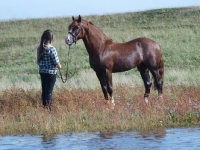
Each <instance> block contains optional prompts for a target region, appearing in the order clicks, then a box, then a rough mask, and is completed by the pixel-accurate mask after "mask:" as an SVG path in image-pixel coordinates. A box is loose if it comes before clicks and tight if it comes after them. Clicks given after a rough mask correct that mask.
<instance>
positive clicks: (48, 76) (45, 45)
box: [37, 29, 61, 108]
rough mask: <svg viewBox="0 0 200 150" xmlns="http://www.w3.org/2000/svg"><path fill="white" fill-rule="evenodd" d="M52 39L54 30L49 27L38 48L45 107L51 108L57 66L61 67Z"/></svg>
mask: <svg viewBox="0 0 200 150" xmlns="http://www.w3.org/2000/svg"><path fill="white" fill-rule="evenodd" d="M52 40H53V33H52V31H51V30H49V29H48V30H45V31H44V32H43V34H42V37H41V41H40V45H39V47H38V49H37V62H38V65H39V74H40V77H41V83H42V101H43V105H44V107H45V106H47V107H49V108H50V105H51V99H52V91H53V88H54V85H55V82H56V74H57V68H59V69H60V68H61V64H60V61H59V58H58V55H57V51H56V49H55V47H53V46H52V45H51V42H52Z"/></svg>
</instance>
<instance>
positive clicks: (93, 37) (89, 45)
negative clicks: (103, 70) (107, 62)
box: [83, 25, 107, 56]
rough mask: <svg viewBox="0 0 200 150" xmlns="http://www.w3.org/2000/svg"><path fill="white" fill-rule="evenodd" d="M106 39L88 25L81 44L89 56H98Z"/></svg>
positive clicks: (101, 33) (97, 30) (95, 28)
mask: <svg viewBox="0 0 200 150" xmlns="http://www.w3.org/2000/svg"><path fill="white" fill-rule="evenodd" d="M106 39H107V37H106V36H105V35H104V33H103V32H101V31H100V30H99V29H98V28H97V27H96V26H94V25H90V27H89V29H88V31H87V32H86V35H85V37H84V38H83V42H84V44H85V47H86V49H87V51H88V53H89V55H90V56H93V55H96V54H99V53H100V52H101V50H103V49H104V46H105V43H106Z"/></svg>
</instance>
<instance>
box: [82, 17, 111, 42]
mask: <svg viewBox="0 0 200 150" xmlns="http://www.w3.org/2000/svg"><path fill="white" fill-rule="evenodd" d="M82 21H84V22H86V23H89V24H90V25H92V26H93V27H95V29H96V30H98V31H99V32H100V33H102V34H103V35H104V37H105V38H106V40H112V39H110V38H108V37H107V36H106V35H105V34H104V33H103V32H102V31H101V30H100V29H99V28H98V27H97V26H96V25H95V24H94V23H93V22H92V21H90V20H89V21H87V20H84V19H82Z"/></svg>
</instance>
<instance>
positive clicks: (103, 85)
mask: <svg viewBox="0 0 200 150" xmlns="http://www.w3.org/2000/svg"><path fill="white" fill-rule="evenodd" d="M96 75H97V78H98V79H99V82H100V84H101V89H102V92H103V94H104V98H105V99H106V100H108V90H107V84H106V79H105V77H104V75H103V73H102V72H96Z"/></svg>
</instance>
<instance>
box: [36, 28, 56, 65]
mask: <svg viewBox="0 0 200 150" xmlns="http://www.w3.org/2000/svg"><path fill="white" fill-rule="evenodd" d="M52 40H53V32H52V31H51V30H50V29H47V30H45V31H44V32H43V34H42V36H41V41H40V45H39V47H38V53H39V57H38V62H39V61H40V60H42V59H43V54H44V51H45V48H46V45H47V44H48V43H51V41H52Z"/></svg>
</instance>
